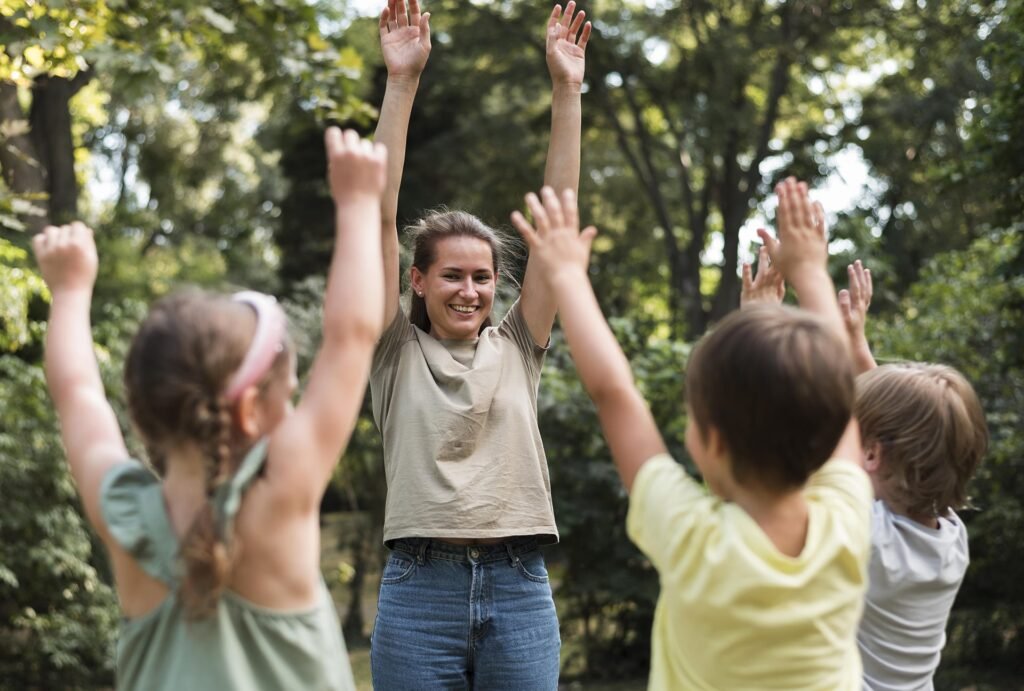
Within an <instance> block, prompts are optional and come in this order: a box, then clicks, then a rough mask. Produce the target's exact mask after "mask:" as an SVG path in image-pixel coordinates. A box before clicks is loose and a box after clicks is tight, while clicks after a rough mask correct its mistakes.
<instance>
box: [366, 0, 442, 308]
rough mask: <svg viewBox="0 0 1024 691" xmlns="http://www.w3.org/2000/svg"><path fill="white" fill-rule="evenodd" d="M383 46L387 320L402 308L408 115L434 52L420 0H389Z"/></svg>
mask: <svg viewBox="0 0 1024 691" xmlns="http://www.w3.org/2000/svg"><path fill="white" fill-rule="evenodd" d="M379 28H380V48H381V53H382V54H383V56H384V65H385V66H386V67H387V70H388V81H387V85H386V86H385V88H384V102H383V103H382V104H381V107H380V119H379V120H378V121H377V131H376V133H375V134H374V141H376V142H377V143H379V144H383V145H384V146H385V147H387V150H388V178H387V186H386V187H385V189H384V195H383V197H382V198H381V203H380V207H381V251H382V254H383V260H384V287H385V295H384V323H385V324H389V323H390V322H391V319H392V318H394V316H395V312H397V311H398V299H399V295H400V292H401V277H400V276H399V247H398V191H399V188H400V187H401V186H402V171H403V169H404V168H405V147H406V139H407V137H408V134H409V118H410V117H411V115H412V105H413V101H415V99H416V91H417V89H418V88H419V83H420V74H422V72H423V68H424V67H425V66H426V64H427V58H428V57H429V56H430V13H429V12H427V13H423V14H421V13H420V4H419V1H418V0H409V4H408V8H407V7H406V2H405V0H388V5H387V7H385V8H384V10H383V11H382V12H381V14H380V25H379Z"/></svg>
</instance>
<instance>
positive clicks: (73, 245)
mask: <svg viewBox="0 0 1024 691" xmlns="http://www.w3.org/2000/svg"><path fill="white" fill-rule="evenodd" d="M32 250H33V251H34V252H35V255H36V261H37V262H39V270H40V271H41V272H42V274H43V279H44V280H45V281H46V285H47V286H49V288H50V292H51V293H53V294H55V295H56V294H57V293H60V292H68V291H76V290H84V291H92V287H93V284H95V282H96V271H97V268H98V267H99V259H98V257H97V255H96V242H95V240H94V239H93V236H92V229H91V228H89V227H88V226H87V225H85V224H84V223H81V222H80V221H75V222H74V223H71V224H69V225H65V226H60V227H58V226H46V227H45V228H43V231H42V232H41V233H39V234H38V235H36V236H35V237H34V238H32Z"/></svg>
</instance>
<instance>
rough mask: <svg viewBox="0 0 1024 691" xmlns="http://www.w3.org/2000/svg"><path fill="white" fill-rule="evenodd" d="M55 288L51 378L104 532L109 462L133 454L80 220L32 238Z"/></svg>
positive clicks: (69, 443)
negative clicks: (112, 385) (110, 393)
mask: <svg viewBox="0 0 1024 691" xmlns="http://www.w3.org/2000/svg"><path fill="white" fill-rule="evenodd" d="M32 248H33V250H34V252H35V255H36V260H37V261H38V262H39V269H40V271H41V272H42V274H43V278H44V279H45V280H46V284H47V286H48V287H49V289H50V295H51V302H50V320H49V323H48V326H47V329H46V354H45V355H44V367H45V369H46V384H47V388H49V390H50V397H51V398H52V399H53V403H54V406H55V407H56V409H57V417H58V418H59V419H60V428H61V438H62V439H63V441H64V448H65V449H66V450H67V454H68V465H69V466H70V468H71V474H72V475H73V476H74V478H75V483H76V484H77V485H78V491H79V493H80V494H81V496H82V503H83V504H84V506H85V512H86V514H87V515H88V517H89V520H90V522H91V523H92V524H93V525H94V526H95V527H96V528H97V530H99V531H100V533H101V534H103V535H105V532H106V529H105V527H104V523H103V519H102V515H101V513H100V506H99V495H100V485H101V484H102V482H103V477H104V476H105V475H106V473H107V470H109V469H110V467H111V466H113V465H115V464H117V463H119V462H121V461H125V460H127V459H128V451H127V449H126V448H125V444H124V438H123V437H122V436H121V427H120V426H119V425H118V423H117V417H116V416H115V415H114V411H113V409H112V408H111V407H110V404H109V403H108V402H107V397H106V393H105V392H104V390H103V381H102V380H101V379H100V370H99V366H98V365H97V363H96V355H95V353H94V352H93V342H92V330H91V327H90V323H89V308H90V305H91V303H92V289H93V284H94V283H95V281H96V271H97V268H98V260H97V256H96V243H95V241H94V240H93V234H92V230H91V229H89V228H88V227H87V226H85V225H84V224H82V223H79V222H75V223H72V224H70V225H65V226H60V227H56V226H48V227H47V228H45V229H44V230H43V232H41V233H39V234H38V235H36V236H35V237H34V238H33V239H32Z"/></svg>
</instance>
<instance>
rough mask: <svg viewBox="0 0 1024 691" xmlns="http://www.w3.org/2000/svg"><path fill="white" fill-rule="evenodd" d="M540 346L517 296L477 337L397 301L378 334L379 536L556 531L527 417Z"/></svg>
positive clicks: (533, 416)
mask: <svg viewBox="0 0 1024 691" xmlns="http://www.w3.org/2000/svg"><path fill="white" fill-rule="evenodd" d="M545 352H546V351H545V348H542V347H540V346H538V345H536V344H535V343H534V341H533V337H532V336H531V335H530V331H529V328H528V327H527V325H526V321H525V319H524V318H523V315H522V309H521V307H520V303H519V301H516V303H515V304H514V305H513V306H512V308H511V309H510V310H509V312H508V314H507V315H506V316H505V318H504V319H502V321H501V323H500V324H499V325H498V326H496V327H487V328H485V329H484V330H483V332H482V333H481V334H480V336H479V338H478V339H476V340H475V341H460V340H438V339H436V338H434V337H433V336H431V335H430V334H429V333H426V332H424V331H422V330H421V329H419V328H418V327H416V326H413V325H412V324H411V323H410V322H409V318H408V316H406V314H405V313H404V311H403V310H401V309H399V310H397V313H396V315H395V318H394V320H393V321H392V322H391V324H390V326H388V328H387V329H386V330H385V331H384V333H383V334H382V336H381V339H380V341H379V342H378V344H377V349H376V352H375V353H374V359H373V370H372V373H371V375H370V393H371V396H372V399H373V417H374V420H375V421H376V423H377V427H378V428H379V429H380V431H381V436H382V438H383V442H384V470H385V474H386V477H387V484H388V493H387V502H386V506H385V514H384V542H385V544H389V545H390V544H391V543H392V542H393V541H394V540H397V539H400V538H408V537H434V538H445V537H457V538H500V537H511V536H514V535H534V536H537V538H538V539H539V540H540V541H541V542H542V543H544V542H546V543H551V542H556V541H557V540H558V530H557V528H556V527H555V517H554V510H553V508H552V503H551V482H550V479H549V476H548V465H547V458H546V457H545V455H544V446H543V444H542V442H541V437H540V430H539V428H538V426H537V390H538V387H539V385H540V372H541V366H542V364H543V362H544V354H545Z"/></svg>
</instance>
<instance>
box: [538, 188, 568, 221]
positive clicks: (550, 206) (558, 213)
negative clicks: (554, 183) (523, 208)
mask: <svg viewBox="0 0 1024 691" xmlns="http://www.w3.org/2000/svg"><path fill="white" fill-rule="evenodd" d="M540 196H541V199H542V200H543V202H544V210H545V211H546V212H547V215H548V222H549V223H550V224H551V226H553V227H555V228H561V227H563V226H564V225H565V214H564V213H562V203H561V202H560V201H559V200H558V195H557V194H555V190H553V189H552V188H551V187H547V186H545V187H544V188H543V189H541V191H540Z"/></svg>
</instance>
